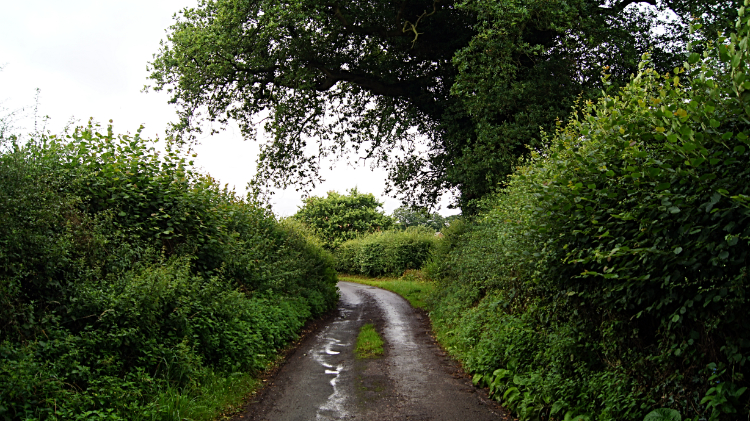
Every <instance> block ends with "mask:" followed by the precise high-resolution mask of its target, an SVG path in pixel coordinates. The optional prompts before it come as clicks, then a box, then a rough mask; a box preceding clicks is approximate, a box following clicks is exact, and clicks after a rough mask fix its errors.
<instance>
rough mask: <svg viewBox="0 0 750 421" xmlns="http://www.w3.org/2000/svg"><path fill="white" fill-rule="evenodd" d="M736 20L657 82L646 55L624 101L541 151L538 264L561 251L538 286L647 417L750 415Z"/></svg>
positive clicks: (745, 187)
mask: <svg viewBox="0 0 750 421" xmlns="http://www.w3.org/2000/svg"><path fill="white" fill-rule="evenodd" d="M746 5H747V2H746ZM739 16H740V18H739V21H738V24H737V33H736V34H732V35H731V36H730V37H720V38H719V39H718V40H717V43H716V46H715V47H710V46H709V47H710V48H708V49H707V51H706V52H705V53H704V54H703V55H702V56H701V54H699V53H692V54H690V55H689V57H688V60H687V62H686V63H684V66H683V67H680V68H675V69H674V71H673V72H672V73H670V74H664V75H661V74H658V73H657V72H656V71H655V70H653V69H652V68H651V67H650V65H649V56H648V55H644V57H643V61H642V62H641V64H640V66H639V70H640V71H639V74H638V75H637V77H635V78H634V79H633V80H632V81H631V82H630V83H629V84H628V85H627V86H626V87H624V88H623V89H622V90H621V91H620V92H619V95H616V96H606V97H604V98H602V99H601V100H599V101H598V102H596V103H593V102H587V103H586V104H585V106H584V108H583V110H582V112H581V113H580V114H579V116H574V117H573V118H572V119H571V120H570V121H569V122H568V124H567V125H566V126H565V127H560V129H558V131H557V133H556V134H555V136H554V138H553V139H552V146H551V148H550V149H549V150H547V151H545V154H546V157H545V158H544V160H545V162H546V164H545V166H547V168H548V169H550V174H551V177H550V179H549V180H548V181H547V182H545V183H543V184H542V185H540V186H538V191H537V194H538V196H539V197H540V200H541V201H542V203H544V205H543V206H540V207H538V208H537V210H536V211H535V212H536V213H537V216H538V218H539V222H540V225H539V227H538V231H539V232H541V233H546V234H547V235H548V238H549V241H548V243H547V244H548V246H547V248H548V250H547V252H548V253H552V254H554V253H559V250H564V251H563V252H562V253H559V254H558V255H559V256H560V257H561V258H560V259H549V260H548V261H547V267H546V270H545V272H546V274H545V275H546V276H545V278H546V279H550V281H549V282H548V284H547V286H546V287H547V288H549V289H550V292H551V293H554V294H560V296H563V297H565V300H566V301H567V302H568V305H569V306H570V308H571V309H573V314H575V315H576V317H577V318H580V321H579V322H577V325H576V329H577V330H578V331H579V333H580V334H584V335H585V336H587V337H589V338H591V339H596V340H595V341H593V342H592V343H596V345H590V344H587V345H586V346H585V348H587V351H593V352H594V353H595V354H597V355H598V359H599V360H600V363H601V364H603V366H605V367H609V369H612V370H617V371H624V372H625V373H629V375H631V376H633V377H635V378H637V379H638V383H640V384H641V385H642V387H644V388H645V389H648V390H647V391H644V393H645V395H644V396H647V397H648V398H647V399H648V400H649V403H645V404H644V405H646V406H645V407H644V408H647V407H649V406H651V407H653V406H659V405H661V406H669V407H672V408H674V409H679V411H680V412H681V413H683V414H688V416H690V417H695V419H696V420H697V419H700V418H708V419H711V420H718V419H729V418H731V417H734V416H736V413H737V412H740V413H747V412H748V410H750V403H749V401H748V396H747V395H748V394H746V393H745V391H746V387H747V384H748V379H747V378H746V376H747V375H748V374H750V373H748V369H747V360H748V356H749V355H750V352H749V350H750V335H748V333H750V321H749V320H748V319H747V317H745V312H746V309H747V308H748V304H750V303H749V301H750V298H749V297H748V296H747V292H746V291H747V284H748V278H747V275H748V274H747V271H748V267H747V262H748V259H749V258H750V255H749V252H750V165H749V164H750V162H749V161H750V159H748V158H749V157H750V156H749V155H748V154H749V153H750V151H749V150H748V147H749V145H750V120H749V119H748V118H749V117H750V78H748V51H749V46H748V34H750V25H749V24H748V16H747V15H746V14H745V9H744V8H742V9H740V10H739ZM699 27H700V25H698V24H696V25H694V30H697V29H698V28H699ZM605 80H606V76H605ZM558 407H559V409H560V410H562V409H563V408H564V405H560V406H558ZM727 414H734V415H727ZM553 415H554V414H553ZM654 416H655V415H654Z"/></svg>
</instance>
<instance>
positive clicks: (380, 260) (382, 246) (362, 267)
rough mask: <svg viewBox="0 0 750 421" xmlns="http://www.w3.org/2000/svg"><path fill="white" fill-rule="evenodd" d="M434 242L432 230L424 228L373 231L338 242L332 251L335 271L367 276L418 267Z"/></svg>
mask: <svg viewBox="0 0 750 421" xmlns="http://www.w3.org/2000/svg"><path fill="white" fill-rule="evenodd" d="M437 242H438V239H437V237H436V236H435V232H434V231H433V230H432V229H429V228H426V227H409V228H407V229H405V230H391V231H382V232H376V233H373V234H370V235H367V236H364V237H361V238H357V239H354V240H349V241H346V242H344V243H342V244H341V245H340V246H339V247H338V248H337V249H336V251H335V257H336V270H338V271H340V272H345V273H350V274H362V275H367V276H382V275H401V274H402V273H404V271H406V270H409V269H420V268H421V267H422V265H423V264H424V263H425V262H426V261H427V260H428V259H429V258H430V255H431V253H432V250H433V249H434V248H435V245H436V244H437Z"/></svg>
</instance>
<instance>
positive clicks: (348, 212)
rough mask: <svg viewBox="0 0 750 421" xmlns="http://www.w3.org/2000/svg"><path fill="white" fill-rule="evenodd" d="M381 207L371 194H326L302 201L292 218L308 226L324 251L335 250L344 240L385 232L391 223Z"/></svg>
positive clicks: (331, 192) (350, 192) (354, 191)
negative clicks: (325, 249)
mask: <svg viewBox="0 0 750 421" xmlns="http://www.w3.org/2000/svg"><path fill="white" fill-rule="evenodd" d="M381 206H383V204H382V203H380V202H378V201H377V199H376V198H375V196H373V195H372V194H371V193H360V192H359V191H358V190H357V189H356V188H353V189H351V190H349V191H348V194H339V193H337V192H335V191H330V192H328V195H327V196H326V197H317V196H313V197H310V198H307V199H305V200H304V205H303V206H302V207H301V208H300V209H299V210H298V211H297V213H296V214H295V215H294V216H293V218H294V219H296V220H298V221H300V222H302V223H304V224H306V225H308V226H309V227H310V228H311V229H312V230H313V231H314V232H315V233H316V234H317V235H318V236H319V237H320V239H321V240H322V241H323V246H324V247H325V248H327V249H329V250H335V249H336V248H338V246H339V245H341V243H343V242H345V241H347V240H352V239H355V238H357V237H359V236H361V235H366V234H369V233H373V232H376V231H382V230H387V229H389V228H390V227H391V226H392V225H393V220H392V219H391V218H390V217H389V216H387V215H386V214H384V213H383V212H382V211H381V210H378V208H380V207H381Z"/></svg>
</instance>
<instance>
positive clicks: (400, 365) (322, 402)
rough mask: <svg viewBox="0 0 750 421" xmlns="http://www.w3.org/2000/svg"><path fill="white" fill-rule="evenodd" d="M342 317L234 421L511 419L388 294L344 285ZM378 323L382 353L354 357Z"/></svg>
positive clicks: (422, 322) (295, 355) (414, 313)
mask: <svg viewBox="0 0 750 421" xmlns="http://www.w3.org/2000/svg"><path fill="white" fill-rule="evenodd" d="M338 286H339V289H340V291H341V300H340V301H339V307H338V314H337V315H336V316H335V318H332V319H331V320H330V321H329V322H328V323H326V324H325V325H323V326H322V327H321V328H320V329H319V330H318V332H317V333H316V334H313V335H310V336H309V337H308V338H307V339H306V340H304V341H303V342H302V344H301V345H300V346H299V347H298V348H297V349H296V350H295V351H293V352H292V353H291V354H290V356H289V359H288V361H287V362H286V364H284V366H283V367H282V368H281V369H280V370H279V371H278V373H277V374H276V375H275V376H274V377H273V378H272V379H269V380H268V383H269V384H268V386H267V387H266V388H265V389H264V390H263V391H262V393H261V394H260V395H259V397H258V399H257V401H256V402H253V403H251V404H250V405H249V406H248V408H247V411H246V412H245V413H243V414H241V415H239V416H238V417H237V418H235V420H248V421H250V420H252V421H261V420H264V421H266V420H267V421H311V420H321V421H327V420H367V421H371V420H372V421H379V420H419V421H428V420H435V421H438V420H439V421H443V420H444V421H454V420H455V421H467V420H468V421H484V420H510V419H511V418H510V417H508V416H506V415H505V413H504V412H503V410H502V408H500V407H499V406H498V405H497V404H496V403H495V402H493V401H491V400H489V399H487V396H486V394H485V393H484V391H482V390H478V389H476V388H474V386H472V384H471V381H470V378H469V377H468V376H467V375H466V374H465V373H463V372H462V371H461V369H460V368H459V366H458V364H456V363H455V362H454V361H452V360H451V359H450V358H449V357H448V356H447V355H446V354H445V352H444V351H442V350H441V349H440V347H438V346H437V345H436V343H435V341H434V339H433V338H432V337H431V336H430V326H429V321H428V319H427V316H426V315H425V314H424V313H423V312H421V311H419V310H415V309H413V308H412V307H411V306H410V305H409V303H408V302H407V301H406V300H404V299H403V298H401V297H400V296H398V295H397V294H394V293H392V292H390V291H386V290H383V289H380V288H375V287H371V286H367V285H360V284H355V283H349V282H339V284H338ZM365 323H374V324H375V326H376V329H377V330H378V331H379V332H380V334H381V336H382V337H383V339H384V341H385V343H386V345H385V347H384V348H385V355H384V356H383V357H381V358H377V359H368V360H357V359H355V358H354V343H355V341H356V338H357V334H358V333H359V328H360V327H361V326H362V325H363V324H365Z"/></svg>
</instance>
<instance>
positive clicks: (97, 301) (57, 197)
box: [0, 123, 338, 420]
mask: <svg viewBox="0 0 750 421" xmlns="http://www.w3.org/2000/svg"><path fill="white" fill-rule="evenodd" d="M190 159H191V158H190V157H189V156H187V155H186V154H184V153H182V152H181V151H180V150H179V149H177V148H175V147H168V148H167V150H166V153H162V154H160V153H158V152H157V151H156V150H155V149H154V142H152V141H150V140H147V139H143V138H141V137H140V135H139V133H136V134H135V135H132V136H131V135H116V134H114V132H113V129H112V128H111V127H106V128H104V127H100V126H98V125H95V124H93V123H89V124H88V125H87V126H85V127H79V128H76V129H75V130H73V131H71V132H69V133H67V134H65V135H63V136H59V137H58V136H52V135H36V136H32V137H30V138H29V139H28V140H20V139H18V138H16V137H14V136H6V137H5V138H4V140H3V143H2V145H0V327H1V329H0V417H2V418H4V419H10V420H20V419H42V420H47V419H49V420H53V419H66V420H77V419H80V420H84V419H86V420H88V419H98V420H104V419H108V420H117V419H131V420H132V419H144V420H145V419H148V420H162V419H163V420H182V419H205V420H208V419H213V418H215V417H216V416H217V415H219V414H220V413H222V412H223V411H225V410H226V407H227V405H228V404H237V403H238V402H239V401H241V399H242V398H243V397H244V396H245V395H246V394H247V393H248V392H250V391H251V390H252V389H253V387H255V380H253V377H252V375H253V374H254V373H257V372H258V371H260V370H263V369H264V368H265V367H266V365H267V364H268V363H269V362H271V361H273V360H274V359H275V358H276V353H277V352H278V351H280V350H281V349H282V348H283V347H284V346H286V344H288V343H289V342H290V341H292V340H293V339H295V338H296V337H297V332H298V331H299V330H300V329H301V328H302V326H303V325H304V323H305V322H306V321H307V320H308V319H310V318H311V317H316V316H318V315H321V314H322V313H323V312H325V311H327V310H328V309H330V308H332V306H334V305H335V303H336V300H337V297H338V293H337V290H336V287H335V282H336V279H335V272H334V269H333V259H332V257H331V255H330V254H329V253H328V252H327V251H325V250H323V249H322V247H321V245H320V244H319V242H318V240H316V239H315V237H314V236H313V235H312V233H311V232H310V231H309V230H308V229H306V228H305V227H303V226H302V225H301V224H299V223H296V222H294V221H285V222H282V223H280V222H278V221H277V220H276V219H275V218H274V216H273V215H272V214H271V213H270V211H269V210H267V209H266V208H265V207H264V206H262V205H260V204H258V203H256V202H254V201H253V200H251V199H244V198H240V197H238V196H237V195H235V194H234V192H232V191H228V190H226V189H221V188H220V187H219V186H218V183H216V181H214V180H213V179H211V178H210V177H208V176H205V175H202V174H200V173H197V172H195V171H194V170H193V169H192V168H191V165H192V162H191V161H190Z"/></svg>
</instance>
